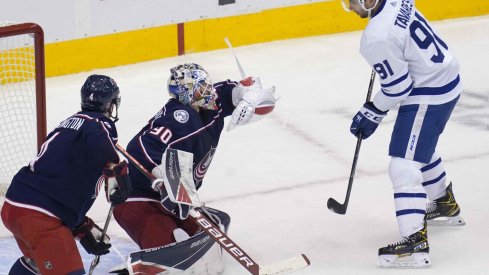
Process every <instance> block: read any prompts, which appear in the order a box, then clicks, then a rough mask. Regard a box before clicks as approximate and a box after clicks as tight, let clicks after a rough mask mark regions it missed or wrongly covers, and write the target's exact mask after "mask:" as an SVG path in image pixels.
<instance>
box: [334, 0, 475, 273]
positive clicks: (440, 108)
mask: <svg viewBox="0 0 489 275" xmlns="http://www.w3.org/2000/svg"><path fill="white" fill-rule="evenodd" d="M346 1H347V0H343V2H342V3H343V4H344V7H345V8H347V9H348V10H351V11H354V12H355V13H357V14H358V15H359V16H360V17H361V18H369V23H368V25H367V27H366V29H365V31H364V32H363V35H362V39H361V43H360V53H361V54H362V56H363V57H364V58H365V59H366V60H367V62H368V63H369V65H370V66H371V67H372V68H373V69H374V70H375V71H376V73H377V75H378V76H379V78H380V86H381V89H380V91H378V92H377V93H376V95H375V97H374V99H373V100H372V101H371V102H367V103H365V104H364V105H363V107H362V108H361V110H360V111H359V112H358V113H357V114H356V115H355V116H354V118H353V122H352V124H351V127H350V131H351V133H352V134H354V135H355V136H357V137H359V136H360V135H361V137H362V138H363V139H365V138H368V137H369V136H370V135H371V134H372V133H373V132H374V131H375V129H376V128H377V126H378V124H379V123H380V122H381V120H382V118H383V117H385V116H386V115H387V112H388V111H389V110H390V109H392V108H394V107H395V106H397V105H399V111H398V115H397V118H396V122H395V125H394V129H393V132H392V136H391V142H390V146H389V155H390V156H391V161H390V165H389V176H390V179H391V182H392V184H393V189H394V203H395V210H396V216H397V223H398V226H399V231H400V235H401V237H402V240H401V241H400V242H397V243H395V244H392V245H388V246H386V247H382V248H380V249H379V261H378V264H379V265H380V266H382V267H398V266H403V267H426V266H429V265H430V264H431V262H430V259H429V255H428V252H429V244H428V235H427V228H426V222H425V220H427V221H428V224H448V225H463V224H465V222H464V221H463V219H462V218H461V217H460V215H459V213H460V208H459V206H458V204H457V202H456V201H455V198H454V196H453V192H452V186H451V184H450V185H448V187H447V186H446V173H445V169H444V168H443V163H442V159H441V157H440V156H439V155H438V154H437V152H436V146H437V143H438V138H439V136H440V135H441V133H442V132H443V130H444V128H445V125H446V123H447V121H448V120H449V118H450V114H451V113H452V110H453V109H454V107H455V105H456V103H457V101H458V99H459V97H460V93H461V92H462V84H461V81H460V76H459V63H458V61H457V59H456V58H455V57H454V56H453V54H452V53H451V52H450V51H449V50H448V46H447V44H446V43H445V42H444V41H443V40H442V39H441V38H440V37H439V35H438V34H437V33H436V32H435V30H434V29H433V28H432V27H431V25H430V24H429V22H428V21H427V20H426V18H425V17H424V16H423V14H421V12H420V11H419V10H417V9H416V7H415V6H414V1H413V0H350V1H348V2H349V3H346ZM427 200H428V201H429V203H428V205H427ZM407 256H410V257H407ZM401 257H402V258H403V259H402V260H400V258H401Z"/></svg>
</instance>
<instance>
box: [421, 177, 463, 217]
mask: <svg viewBox="0 0 489 275" xmlns="http://www.w3.org/2000/svg"><path fill="white" fill-rule="evenodd" d="M426 220H427V221H428V225H449V226H454V225H465V221H464V219H463V218H462V217H461V216H460V207H459V206H458V204H457V202H456V201H455V197H454V195H453V191H452V183H451V182H450V184H449V185H448V187H447V189H446V194H445V196H443V197H441V198H438V199H436V200H434V201H432V202H430V203H428V205H427V207H426Z"/></svg>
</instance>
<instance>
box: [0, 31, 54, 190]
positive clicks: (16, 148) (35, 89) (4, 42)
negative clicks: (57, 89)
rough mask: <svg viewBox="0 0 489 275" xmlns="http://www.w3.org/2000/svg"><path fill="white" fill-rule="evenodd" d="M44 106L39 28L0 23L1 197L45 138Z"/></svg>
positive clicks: (42, 56)
mask: <svg viewBox="0 0 489 275" xmlns="http://www.w3.org/2000/svg"><path fill="white" fill-rule="evenodd" d="M45 106H46V103H45V73H44V37H43V31H42V28H41V27H40V26H39V25H37V24H34V23H22V24H15V23H8V22H0V156H1V158H0V197H2V196H4V195H5V192H6V191H7V189H8V186H9V184H10V182H11V180H12V177H13V176H14V175H15V174H16V173H17V171H18V170H19V169H20V168H21V167H23V166H25V165H27V164H28V163H29V161H30V160H31V159H33V158H34V157H35V156H36V153H37V150H38V148H39V147H40V145H41V144H42V142H43V140H44V138H45V136H46V108H45Z"/></svg>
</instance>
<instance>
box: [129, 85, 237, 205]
mask: <svg viewBox="0 0 489 275" xmlns="http://www.w3.org/2000/svg"><path fill="white" fill-rule="evenodd" d="M236 86H237V82H233V81H229V80H228V81H224V82H219V83H216V84H214V88H215V89H216V93H217V95H218V98H217V100H216V105H217V107H218V109H217V110H200V111H199V112H197V111H196V110H195V109H193V108H192V107H189V106H186V105H183V104H182V103H180V102H179V101H177V100H175V99H170V100H169V101H168V102H167V103H166V104H165V106H163V108H162V109H161V110H160V111H159V112H158V113H157V114H156V115H155V116H154V117H153V118H152V119H151V120H150V121H149V122H148V124H147V125H146V126H145V127H144V128H143V129H142V130H141V131H140V132H139V133H138V134H137V135H136V136H135V137H134V138H133V139H132V140H131V141H130V143H129V144H128V146H127V151H128V152H129V154H131V155H132V156H133V157H134V158H136V159H137V160H138V161H139V162H140V163H141V164H142V165H143V166H144V167H145V168H146V169H147V170H148V171H151V170H152V169H153V168H154V167H156V166H158V165H160V164H161V158H162V155H163V153H164V152H165V150H166V148H173V149H177V150H182V151H186V152H190V153H193V157H194V159H193V179H194V183H195V186H196V188H197V189H198V188H200V186H201V184H202V180H203V179H204V176H205V173H206V172H207V169H208V168H209V165H210V163H211V161H212V157H213V156H214V153H215V150H216V148H217V145H218V143H219V137H220V135H221V132H222V130H223V128H224V118H225V117H226V116H229V115H231V114H232V112H233V110H234V105H233V103H232V90H233V88H234V87H236ZM129 169H130V171H131V173H130V175H131V183H132V185H133V192H132V195H131V197H130V198H129V201H137V200H147V199H152V200H153V199H154V200H157V201H159V200H160V194H159V193H158V192H156V191H154V190H153V189H152V188H151V182H150V181H149V180H148V179H146V177H145V176H144V175H143V174H141V173H140V172H139V171H138V170H137V169H136V168H135V167H133V165H132V164H129Z"/></svg>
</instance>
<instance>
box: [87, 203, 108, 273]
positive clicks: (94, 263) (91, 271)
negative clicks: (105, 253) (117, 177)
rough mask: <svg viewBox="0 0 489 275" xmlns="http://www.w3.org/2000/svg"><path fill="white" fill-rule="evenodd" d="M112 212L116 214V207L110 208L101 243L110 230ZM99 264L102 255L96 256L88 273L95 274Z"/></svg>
mask: <svg viewBox="0 0 489 275" xmlns="http://www.w3.org/2000/svg"><path fill="white" fill-rule="evenodd" d="M112 212H114V205H111V206H110V209H109V213H108V214H107V218H106V219H105V225H104V229H102V235H101V236H100V241H102V242H103V241H104V238H105V235H107V229H108V228H109V223H110V220H111V217H112ZM99 262H100V255H97V256H95V259H93V261H92V263H91V264H90V270H89V271H88V274H89V275H92V274H93V271H94V270H95V267H97V265H98V263H99Z"/></svg>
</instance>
